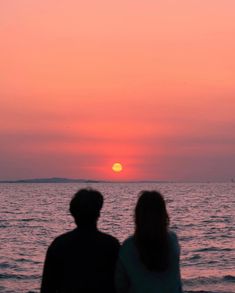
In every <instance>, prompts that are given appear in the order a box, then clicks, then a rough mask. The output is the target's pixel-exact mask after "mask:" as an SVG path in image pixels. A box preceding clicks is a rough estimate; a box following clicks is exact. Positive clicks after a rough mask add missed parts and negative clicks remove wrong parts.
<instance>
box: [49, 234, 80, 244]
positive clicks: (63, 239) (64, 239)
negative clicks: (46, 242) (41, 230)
mask: <svg viewBox="0 0 235 293" xmlns="http://www.w3.org/2000/svg"><path fill="white" fill-rule="evenodd" d="M75 237H76V230H71V231H69V232H66V233H63V234H61V235H59V236H57V237H55V239H54V240H53V241H52V243H51V245H50V247H51V248H57V247H61V246H64V245H65V244H66V243H68V242H71V241H73V239H74V238H75Z"/></svg>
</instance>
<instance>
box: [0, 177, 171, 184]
mask: <svg viewBox="0 0 235 293" xmlns="http://www.w3.org/2000/svg"><path fill="white" fill-rule="evenodd" d="M113 182H114V183H124V182H125V183H169V182H170V181H159V180H137V181H111V180H110V181H109V180H91V179H71V178H60V177H52V178H34V179H19V180H0V184H1V183H113Z"/></svg>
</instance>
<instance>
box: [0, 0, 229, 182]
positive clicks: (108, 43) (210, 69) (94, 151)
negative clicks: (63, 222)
mask: <svg viewBox="0 0 235 293" xmlns="http://www.w3.org/2000/svg"><path fill="white" fill-rule="evenodd" d="M234 19H235V1H234V0H224V1H221V0H220V1H218V0H203V1H200V0H190V1H189V0H175V1H173V0H171V1H170V0H169V1H167V0H160V1H155V0H154V1H153V0H151V1H150V0H146V1H138V0H137V1H128V0H125V1H122V0H121V1H120V0H119V1H108V0H99V1H95V0H93V1H89V0H88V1H77V0H76V1H75V0H67V1H59V0H40V1H39V0H34V1H32V0H9V1H1V2H0V38H1V45H0V66H1V70H0V105H1V106H0V117H1V119H0V138H1V139H0V179H20V178H35V177H53V176H59V177H72V178H90V179H104V180H139V179H148V180H154V179H156V180H203V181H205V180H213V181H215V180H230V179H231V178H233V177H234V178H235V53H234V52H235V21H234ZM116 161H117V162H121V163H122V164H123V172H121V173H119V174H115V173H113V172H112V170H111V166H112V163H114V162H116Z"/></svg>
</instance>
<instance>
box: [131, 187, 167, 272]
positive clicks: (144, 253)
mask: <svg viewBox="0 0 235 293" xmlns="http://www.w3.org/2000/svg"><path fill="white" fill-rule="evenodd" d="M168 225H169V216H168V214H167V210H166V204H165V201H164V198H163V196H162V195H161V194H160V193H159V192H157V191H142V192H141V194H140V197H139V199H138V202H137V204H136V208H135V234H134V240H135V244H136V246H137V250H138V252H139V255H140V259H141V261H142V262H143V264H144V265H145V266H146V268H147V269H148V270H150V271H157V272H162V271H165V270H166V269H167V268H168V266H169V244H168V233H167V231H168Z"/></svg>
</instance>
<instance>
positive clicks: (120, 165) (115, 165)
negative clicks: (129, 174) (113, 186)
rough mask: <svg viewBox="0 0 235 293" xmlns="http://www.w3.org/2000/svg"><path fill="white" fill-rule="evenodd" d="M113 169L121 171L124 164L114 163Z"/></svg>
mask: <svg viewBox="0 0 235 293" xmlns="http://www.w3.org/2000/svg"><path fill="white" fill-rule="evenodd" d="M112 170H113V171H114V172H121V171H122V164H120V163H114V164H113V166H112Z"/></svg>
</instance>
